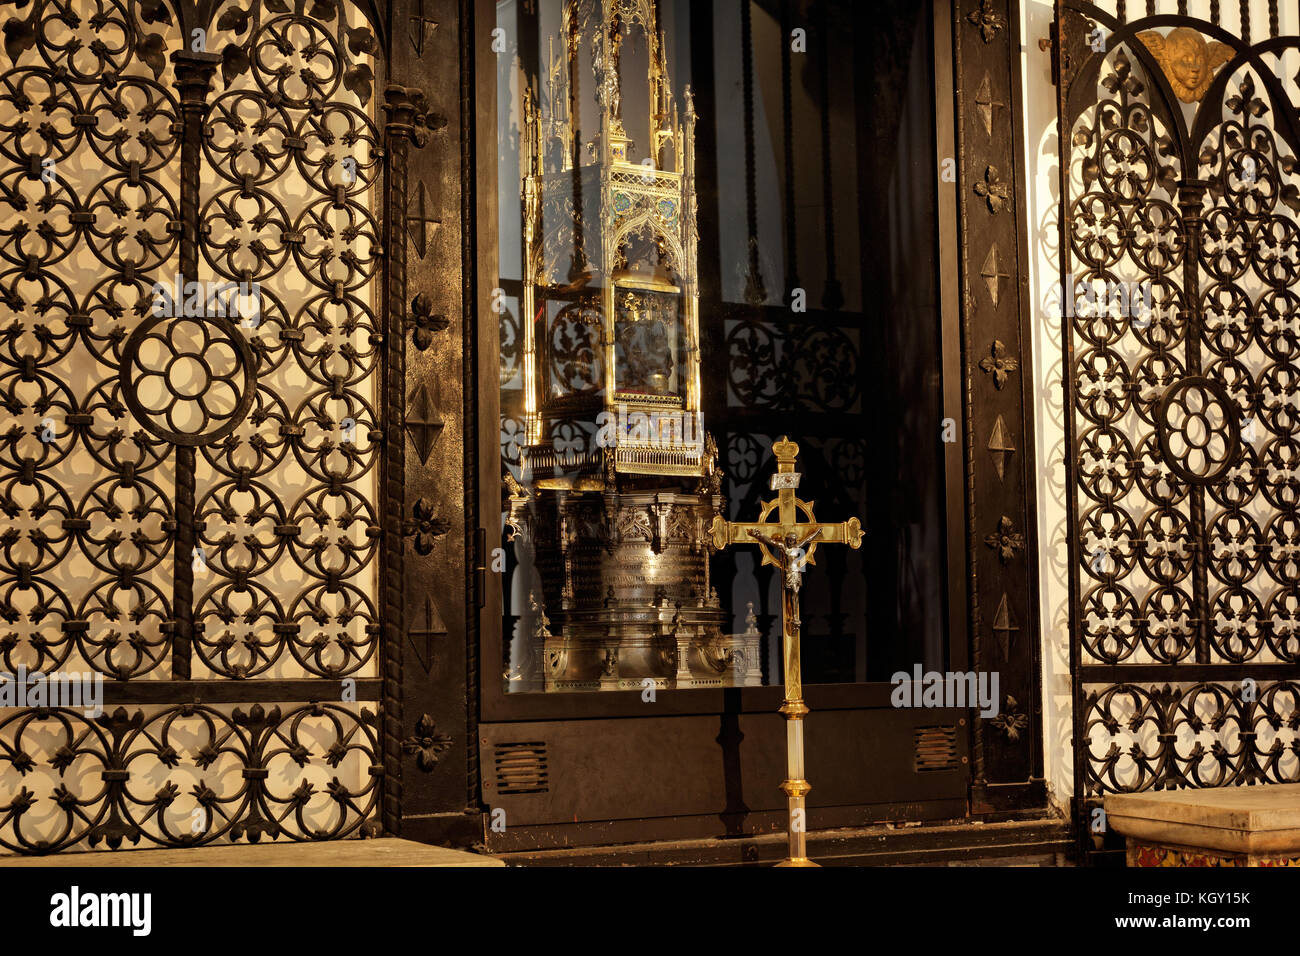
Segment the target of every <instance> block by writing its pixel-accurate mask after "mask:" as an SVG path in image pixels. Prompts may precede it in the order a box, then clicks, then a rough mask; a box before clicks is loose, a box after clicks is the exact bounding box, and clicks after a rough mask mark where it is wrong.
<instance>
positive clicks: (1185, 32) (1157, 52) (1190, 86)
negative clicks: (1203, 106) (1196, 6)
mask: <svg viewBox="0 0 1300 956" xmlns="http://www.w3.org/2000/svg"><path fill="white" fill-rule="evenodd" d="M1138 39H1139V40H1141V41H1142V42H1143V43H1145V44H1146V47H1147V49H1148V50H1150V51H1151V55H1152V56H1154V57H1155V58H1156V62H1157V63H1159V64H1160V69H1162V70H1163V71H1164V74H1165V78H1166V79H1167V80H1169V85H1170V86H1171V87H1172V88H1173V91H1174V95H1175V96H1177V97H1178V98H1179V99H1180V100H1182V101H1183V102H1184V103H1199V102H1200V101H1201V99H1202V98H1203V97H1204V96H1205V91H1206V90H1208V89H1209V88H1210V82H1211V81H1212V80H1213V79H1214V73H1215V71H1216V70H1218V69H1219V67H1221V66H1223V64H1225V63H1227V62H1228V61H1229V60H1231V59H1232V48H1231V47H1228V46H1226V45H1225V44H1223V43H1219V42H1218V41H1217V40H1215V41H1212V42H1210V43H1206V42H1205V38H1204V37H1202V36H1201V35H1200V34H1199V33H1197V32H1196V31H1195V30H1193V29H1192V28H1191V27H1177V28H1176V29H1174V30H1172V31H1170V33H1169V35H1168V36H1161V35H1160V34H1159V33H1157V32H1156V31H1154V30H1146V31H1144V32H1142V33H1139V34H1138Z"/></svg>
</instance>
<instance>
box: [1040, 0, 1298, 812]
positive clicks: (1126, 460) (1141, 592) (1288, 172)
mask: <svg viewBox="0 0 1300 956" xmlns="http://www.w3.org/2000/svg"><path fill="white" fill-rule="evenodd" d="M1255 7H1256V5H1255V4H1247V3H1242V4H1241V8H1242V11H1244V13H1245V14H1249V13H1250V12H1251V10H1253V9H1254V8H1255ZM1273 12H1274V16H1273V17H1272V20H1271V31H1270V32H1271V35H1270V36H1269V37H1267V38H1265V39H1262V40H1260V41H1258V42H1255V43H1251V42H1250V41H1249V39H1248V37H1249V36H1250V33H1249V29H1248V27H1249V23H1248V21H1247V22H1246V23H1238V22H1237V16H1236V11H1233V13H1232V22H1227V23H1225V22H1223V21H1222V20H1221V19H1220V17H1219V12H1218V5H1214V14H1213V18H1212V20H1210V21H1203V20H1196V19H1192V18H1189V17H1186V16H1173V15H1162V16H1155V17H1150V16H1148V17H1146V18H1143V19H1140V20H1136V21H1132V22H1124V21H1123V18H1122V17H1119V18H1117V17H1115V16H1112V15H1110V14H1109V13H1107V12H1105V11H1103V10H1102V9H1100V8H1098V7H1096V6H1093V5H1091V4H1087V3H1082V2H1077V0H1064V2H1062V3H1060V5H1059V8H1058V22H1057V27H1056V32H1057V39H1058V47H1057V60H1058V74H1059V82H1058V92H1059V97H1060V139H1061V143H1062V150H1061V152H1062V163H1061V196H1062V202H1063V206H1062V226H1061V273H1062V283H1063V289H1064V295H1063V300H1064V309H1063V311H1064V313H1065V315H1064V320H1063V322H1064V339H1065V349H1066V351H1065V368H1066V383H1065V385H1066V391H1065V394H1066V408H1067V409H1068V411H1067V415H1066V426H1067V439H1068V444H1067V449H1068V451H1067V455H1066V461H1067V468H1068V471H1069V477H1070V483H1069V486H1068V487H1069V488H1070V489H1071V492H1070V499H1069V502H1068V504H1069V508H1070V521H1071V524H1070V527H1071V535H1070V538H1071V540H1070V545H1071V568H1072V571H1071V573H1072V577H1073V581H1072V591H1071V593H1072V600H1071V631H1072V641H1071V669H1072V673H1073V685H1074V734H1075V798H1076V813H1077V814H1078V818H1077V819H1078V824H1079V826H1080V829H1081V832H1087V824H1088V817H1087V814H1088V812H1089V810H1090V807H1091V806H1093V805H1095V804H1096V803H1097V802H1099V800H1100V798H1101V796H1102V795H1104V794H1105V793H1111V792H1117V791H1133V790H1146V789H1153V788H1154V789H1163V788H1169V787H1205V786H1228V785H1235V784H1247V783H1260V782H1283V781H1286V782H1295V781H1297V780H1300V618H1298V617H1297V612H1300V513H1298V512H1297V500H1298V496H1297V488H1300V475H1298V474H1297V459H1298V458H1300V434H1298V431H1300V418H1298V417H1297V411H1296V410H1297V408H1298V407H1300V390H1298V388H1297V385H1298V384H1300V365H1298V362H1300V325H1298V324H1297V323H1298V322H1300V297H1298V296H1297V294H1296V288H1297V283H1300V223H1298V222H1297V215H1298V214H1300V169H1297V163H1296V156H1297V155H1300V123H1298V122H1297V115H1298V114H1297V112H1296V104H1297V103H1300V77H1296V76H1295V75H1293V72H1292V71H1293V70H1294V65H1292V66H1291V67H1290V69H1285V68H1284V58H1285V57H1287V55H1288V54H1293V52H1294V51H1295V50H1296V49H1297V48H1298V47H1300V38H1297V37H1279V36H1277V32H1278V24H1277V19H1276V7H1274V8H1273ZM1098 40H1100V42H1097V41H1098Z"/></svg>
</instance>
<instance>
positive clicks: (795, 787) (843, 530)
mask: <svg viewBox="0 0 1300 956" xmlns="http://www.w3.org/2000/svg"><path fill="white" fill-rule="evenodd" d="M772 452H773V454H775V455H776V462H777V465H776V474H774V475H772V479H771V483H770V487H771V488H772V490H774V491H776V492H777V497H776V498H775V499H773V500H771V501H765V502H763V507H762V512H761V513H760V514H759V517H758V521H756V522H742V521H727V520H725V519H724V518H722V517H721V516H719V517H717V518H715V519H714V520H713V524H712V526H711V527H710V528H709V533H710V534H711V535H712V536H713V546H714V548H715V549H717V550H721V549H722V548H725V547H728V546H729V545H733V544H757V545H758V546H759V547H760V548H761V549H762V552H763V564H774V565H776V566H777V567H778V568H779V569H780V570H781V635H782V645H783V649H784V655H785V702H784V703H783V704H782V705H781V710H780V713H781V714H783V715H784V716H785V720H786V725H785V727H786V779H785V781H784V782H783V783H782V784H781V789H782V790H783V791H785V794H786V804H787V809H788V811H789V825H788V833H789V837H790V855H789V856H788V857H787V858H786V859H785V860H784V861H782V862H781V863H779V864H777V865H778V866H816V865H817V864H816V863H814V862H813V861H812V860H810V859H808V852H807V833H806V831H807V810H808V808H807V804H806V798H807V795H808V791H809V790H811V789H812V786H811V784H809V783H808V780H807V778H806V776H805V773H804V759H803V756H804V747H803V736H804V735H803V721H804V717H806V716H807V715H808V713H809V711H808V705H807V704H805V703H804V701H803V677H802V674H801V669H800V658H799V636H800V624H799V585H800V583H801V580H802V574H803V570H804V568H805V567H806V566H807V565H809V564H816V559H815V558H814V557H813V552H814V551H815V550H816V548H817V545H818V544H847V545H848V546H849V547H850V548H853V549H855V550H856V549H857V548H858V547H859V546H860V545H861V544H862V526H861V523H860V522H859V521H858V519H857V518H850V519H849V520H848V521H842V522H838V523H833V524H831V523H828V524H822V523H819V522H818V521H817V518H816V516H815V515H814V514H813V505H814V502H812V501H801V500H800V499H798V498H797V497H795V490H796V489H797V488H798V487H799V474H798V473H797V472H796V471H795V470H794V466H795V460H796V458H797V457H798V455H799V446H798V445H796V444H795V443H794V442H792V441H790V440H789V439H788V438H785V437H782V438H781V440H780V441H778V442H776V443H775V444H774V445H773V446H772ZM774 510H775V511H776V512H777V520H776V521H771V520H769V516H770V515H771V514H772V512H773V511H774ZM799 512H803V514H804V516H805V517H806V518H807V520H806V521H803V522H801V521H799ZM805 546H807V551H806V552H805V551H804V547H805Z"/></svg>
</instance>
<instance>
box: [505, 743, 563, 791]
mask: <svg viewBox="0 0 1300 956" xmlns="http://www.w3.org/2000/svg"><path fill="white" fill-rule="evenodd" d="M493 762H494V765H495V770H496V781H497V793H546V791H547V790H549V789H550V784H549V781H548V778H547V775H546V744H545V743H541V742H539V741H532V742H527V743H501V744H497V745H496V749H495V751H494V753H493Z"/></svg>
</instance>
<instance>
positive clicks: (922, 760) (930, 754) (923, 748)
mask: <svg viewBox="0 0 1300 956" xmlns="http://www.w3.org/2000/svg"><path fill="white" fill-rule="evenodd" d="M914 743H915V747H916V754H915V759H914V762H913V764H912V769H913V770H915V771H917V772H918V773H921V772H923V771H926V770H956V769H957V768H958V767H959V766H960V765H961V761H960V758H959V757H958V756H957V728H956V727H917V728H916V737H915V740H914Z"/></svg>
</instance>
